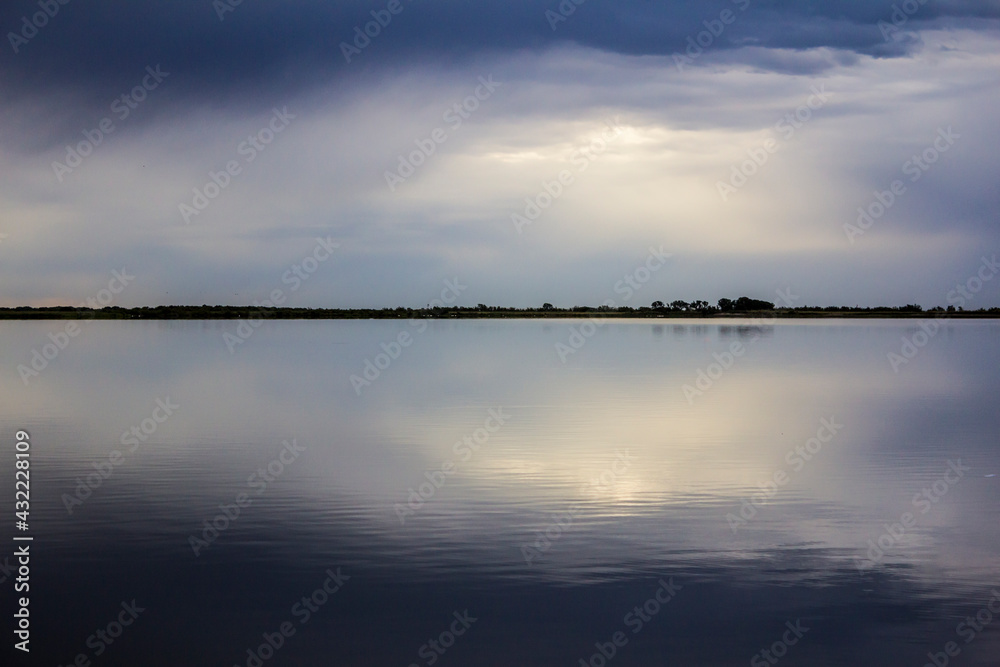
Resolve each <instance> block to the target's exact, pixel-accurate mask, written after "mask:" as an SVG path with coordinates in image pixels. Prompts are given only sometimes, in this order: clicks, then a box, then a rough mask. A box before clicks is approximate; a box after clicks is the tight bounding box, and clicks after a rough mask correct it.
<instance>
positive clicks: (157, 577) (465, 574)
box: [0, 320, 1000, 667]
mask: <svg viewBox="0 0 1000 667" xmlns="http://www.w3.org/2000/svg"><path fill="white" fill-rule="evenodd" d="M582 324H583V323H582V322H579V321H565V320H546V321H489V320H485V321H433V322H430V323H425V322H415V323H408V322H405V321H400V322H395V321H307V322H298V321H274V322H266V323H264V324H263V326H261V327H260V328H259V329H256V330H253V333H252V335H251V336H250V337H249V338H247V339H246V340H245V341H243V342H241V343H234V342H233V339H232V338H228V339H227V338H225V334H230V335H236V332H237V329H236V327H237V323H236V322H105V321H85V322H80V323H79V326H80V333H79V335H78V336H76V337H74V338H72V339H69V341H68V345H66V348H65V349H64V350H61V351H59V352H58V354H57V355H55V357H54V358H53V359H52V360H51V361H49V362H48V365H47V367H45V368H44V369H43V370H42V371H41V372H40V373H39V374H38V375H37V376H29V377H28V384H27V386H26V385H25V383H24V382H23V381H22V379H21V377H20V376H19V372H18V370H17V368H18V365H25V366H27V365H29V364H30V362H31V358H32V350H38V351H39V353H42V352H43V346H44V345H46V344H47V343H48V342H49V340H50V339H49V334H50V333H51V334H54V337H55V338H56V339H60V340H62V342H64V343H65V342H66V340H63V339H61V338H60V336H59V335H58V332H62V331H63V330H64V328H65V326H66V323H65V322H3V323H0V341H2V342H0V369H2V373H3V374H2V378H3V379H2V382H0V387H2V394H0V424H2V432H0V438H2V446H3V450H2V451H3V456H2V461H3V463H2V465H3V466H4V468H5V470H6V472H4V473H3V474H2V475H0V479H2V480H3V481H2V483H0V493H2V494H3V503H2V504H3V507H6V508H9V509H11V510H13V499H14V486H13V478H14V475H13V469H14V455H13V449H14V443H15V433H16V432H17V431H18V430H19V429H24V430H26V431H28V432H29V433H30V443H31V450H30V451H31V457H32V458H31V462H32V463H31V483H32V484H31V501H32V503H31V515H30V519H31V520H30V530H29V531H28V532H27V533H24V534H29V535H31V536H33V537H34V541H33V542H31V543H30V544H31V546H30V549H31V554H32V556H31V564H30V595H31V597H30V610H31V644H30V646H31V663H30V664H38V665H42V664H50V665H69V664H72V663H73V661H74V660H77V661H78V662H77V664H84V663H83V662H82V661H84V660H86V661H89V662H90V664H94V665H144V666H158V665H171V666H172V665H186V666H200V665H225V666H229V665H249V666H251V667H252V666H253V665H400V666H401V667H407V666H409V665H414V664H415V665H431V664H437V665H443V666H447V665H504V666H509V665H546V666H550V665H567V666H578V665H580V664H581V661H583V662H582V664H585V665H586V664H590V665H594V666H595V667H599V666H600V665H604V664H607V665H747V664H750V665H765V664H768V665H769V664H781V665H812V666H816V665H877V666H880V667H885V666H892V665H913V666H915V667H919V666H920V665H924V664H925V663H929V664H933V663H931V658H930V657H928V654H929V653H930V654H931V655H932V656H935V659H936V660H938V661H939V662H940V661H942V660H944V659H948V660H949V661H951V663H952V664H961V665H995V664H997V662H998V660H1000V632H998V629H1000V613H998V612H1000V521H998V516H1000V443H998V433H1000V428H998V427H1000V411H998V409H997V405H998V401H997V398H998V395H1000V372H998V370H1000V345H998V343H1000V324H998V323H995V322H984V321H980V322H971V321H963V322H953V323H948V324H944V325H942V326H941V327H940V328H939V329H938V330H936V331H935V330H933V329H932V331H933V335H930V336H928V335H927V334H926V333H923V334H921V333H920V332H921V330H920V328H919V327H918V323H917V322H914V321H902V320H896V321H840V320H835V321H817V322H799V321H787V320H786V321H778V322H777V323H775V324H774V325H773V326H759V325H757V324H755V323H753V322H742V321H730V322H725V323H721V324H720V323H717V322H708V321H697V320H690V321H683V320H662V321H649V320H643V321H608V322H607V323H605V324H603V325H602V326H598V327H593V329H591V328H586V330H585V331H584V332H583V334H580V335H579V336H578V337H577V336H574V335H573V334H572V331H571V327H575V328H576V330H579V328H580V327H581V325H582ZM402 332H405V333H407V334H408V336H403V338H402V342H404V343H408V345H406V346H402V345H400V346H399V348H398V349H397V348H396V346H395V344H393V342H394V341H398V340H399V335H400V334H401V333H402ZM244 333H246V330H244ZM584 334H590V335H584ZM914 337H916V342H917V343H919V344H922V345H921V346H919V347H918V346H916V345H915V346H914V347H913V348H912V349H910V348H907V350H906V352H907V356H904V355H903V354H902V352H901V348H902V347H903V340H904V338H906V339H909V340H913V339H914ZM227 340H228V342H229V345H230V346H231V347H232V350H233V351H232V352H231V351H230V349H229V347H227ZM240 340H242V339H240ZM382 344H385V348H387V350H388V351H387V352H385V353H383V351H382V349H381V346H382ZM557 344H562V345H564V346H565V347H560V348H559V350H561V351H562V358H561V356H560V353H559V351H557ZM54 349H55V348H53V347H50V348H48V350H47V352H48V353H49V354H50V355H51V353H52V352H53V350H54ZM567 350H572V353H569V352H567ZM734 351H735V352H736V353H737V354H735V355H733V356H732V357H731V358H730V357H729V356H728V355H730V354H733V352H734ZM891 352H895V353H897V354H900V359H905V360H906V362H905V363H902V362H900V360H899V359H897V360H896V365H897V367H896V368H895V369H894V368H893V367H892V365H891V364H890V361H889V360H888V358H887V355H888V354H889V353H891ZM379 354H385V356H381V357H379V356H378V355H379ZM393 356H395V357H396V358H392V357H393ZM366 360H369V361H371V363H372V367H371V368H368V369H367V370H368V378H370V380H366V382H369V381H370V384H362V383H361V382H360V381H359V380H357V379H356V380H354V382H353V384H352V380H351V376H352V375H355V376H357V377H358V378H360V379H364V378H365V375H364V373H365V370H366ZM713 364H715V365H713ZM39 365H40V364H39ZM376 366H382V367H383V368H382V369H381V370H378V369H376ZM376 370H378V376H377V377H376V376H375V371H376ZM701 373H704V375H701ZM685 385H688V386H689V387H688V389H687V390H685V388H684V387H685ZM696 391H697V392H700V393H696ZM158 401H159V404H158ZM133 428H134V429H135V434H134V435H133V434H132V433H131V430H132V429H133ZM101 471H103V473H102V472H101ZM88 476H89V477H88ZM237 512H238V513H237ZM226 514H229V516H228V517H227V516H226ZM206 522H207V523H206ZM213 523H214V524H215V525H214V527H213V526H212V524H213ZM15 533H17V534H19V535H20V534H23V533H18V531H15V529H14V519H13V517H10V516H9V515H8V519H5V520H4V521H3V522H2V528H0V537H2V538H3V539H4V541H5V543H6V544H7V545H8V547H6V548H5V549H4V551H3V556H6V557H7V558H8V560H7V561H5V567H9V566H10V564H11V562H12V561H13V560H14V559H13V552H14V548H15V547H16V545H18V544H23V543H15V542H13V541H12V540H11V537H12V536H13V535H14V534H15ZM15 576H16V575H14V574H5V575H4V581H3V582H2V583H0V587H2V589H3V591H4V595H3V600H4V603H3V604H4V614H3V617H4V618H5V619H7V620H6V621H4V623H5V626H4V628H3V631H4V636H5V637H7V638H8V642H10V643H13V641H12V640H11V637H12V635H11V630H13V621H12V614H13V613H14V611H15V606H14V605H15V603H14V599H15V597H16V595H15V593H14V591H13V586H14V577H15ZM324 587H325V589H326V590H324ZM991 598H992V599H993V601H992V602H991ZM303 599H305V600H303ZM133 601H134V606H133ZM123 605H124V606H123ZM991 605H992V609H993V611H990V607H991ZM977 614H978V620H977ZM987 616H988V617H989V620H987ZM967 617H971V618H969V620H965V619H967ZM970 621H971V623H972V624H971V625H970ZM118 623H122V624H123V625H118ZM976 628H978V629H976ZM98 630H101V633H102V634H97V631H98ZM282 630H284V634H282ZM275 633H277V634H275ZM267 637H270V640H271V644H272V645H275V646H276V648H272V646H271V645H268V644H267V643H266V642H267ZM949 642H953V644H951V645H949ZM10 643H9V644H8V646H7V647H5V649H4V651H5V652H9V654H10V655H11V656H14V657H15V658H18V660H19V662H18V663H17V664H28V663H27V662H25V661H24V660H23V659H21V656H20V653H19V652H18V651H14V650H13V649H11V648H10ZM947 650H951V652H952V653H953V656H952V657H949V656H948V655H947V654H946V651H947ZM762 651H767V654H766V655H765V654H764V653H762ZM956 652H957V653H956ZM602 653H603V655H602ZM81 655H82V656H83V658H79V657H78V656H81ZM7 664H15V663H14V662H8V663H7ZM942 664H943V663H942Z"/></svg>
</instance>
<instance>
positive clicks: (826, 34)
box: [0, 0, 1000, 97]
mask: <svg viewBox="0 0 1000 667" xmlns="http://www.w3.org/2000/svg"><path fill="white" fill-rule="evenodd" d="M41 1H42V4H47V5H48V6H49V7H50V13H53V12H55V16H52V17H51V18H47V17H43V18H46V21H44V22H46V23H47V24H46V25H44V26H43V27H41V28H40V29H38V31H37V34H34V33H32V30H31V29H30V28H28V29H27V31H26V32H24V31H25V28H24V17H29V19H28V20H29V21H30V17H32V16H34V15H35V14H37V13H38V12H40V11H41V10H40V8H39V2H38V0H33V1H28V0H15V1H13V2H7V3H4V4H3V7H2V8H0V26H2V30H3V34H4V36H5V39H4V44H3V46H2V56H0V85H2V87H3V89H4V90H5V91H6V92H7V93H8V95H9V94H12V93H13V94H18V93H20V94H24V93H28V92H31V91H39V90H46V89H48V90H60V91H62V92H65V91H67V89H76V90H79V91H81V92H82V93H84V94H85V93H86V92H87V91H95V90H101V89H102V88H103V87H104V85H117V86H125V85H130V84H131V83H132V80H133V79H134V78H135V76H136V73H137V72H140V71H141V70H142V68H143V67H144V66H146V65H149V64H155V63H162V64H163V66H164V67H165V68H167V69H169V70H170V71H172V72H176V74H177V80H178V81H181V80H183V84H179V86H181V87H182V88H183V89H184V90H186V91H188V92H190V93H193V94H196V95H198V96H206V97H209V96H219V95H221V94H225V93H226V92H227V91H228V92H233V91H236V90H239V89H241V88H246V87H251V88H252V87H257V86H260V85H262V84H267V85H268V86H273V87H276V88H277V89H282V88H292V89H297V88H299V87H301V86H308V85H310V84H311V83H319V82H321V81H323V80H324V79H327V78H329V77H330V76H331V75H336V74H337V73H339V72H344V71H347V72H351V73H354V72H358V73H360V72H364V71H366V70H369V69H370V68H372V67H383V66H399V65H400V64H401V63H407V64H409V63H412V62H413V61H414V60H415V59H417V60H419V59H435V60H443V61H445V62H447V61H451V60H455V59H463V60H464V59H467V58H468V57H472V56H474V55H475V54H477V53H480V52H490V51H498V50H500V51H502V50H516V49H524V48H528V49H534V48H544V47H547V46H550V45H553V44H556V43H559V42H567V41H570V42H575V43H578V44H580V45H583V46H587V47H593V48H597V49H601V50H607V51H612V52H618V53H623V54H630V55H670V54H672V53H674V52H681V51H683V50H684V49H685V47H686V46H687V45H688V41H687V40H688V38H689V37H692V36H696V35H697V34H698V33H699V32H700V31H702V30H705V25H704V22H705V21H709V22H714V21H716V20H717V19H718V18H719V16H720V13H721V12H722V11H723V10H728V11H731V12H733V16H734V17H735V18H734V20H733V21H732V22H731V23H730V25H728V26H726V27H725V29H724V30H723V31H722V33H721V34H720V35H719V36H718V37H715V38H714V39H713V41H712V44H711V45H710V47H709V49H710V50H711V51H726V50H731V49H733V48H734V47H740V46H748V45H751V46H759V47H765V48H791V49H806V48H811V47H823V46H826V47H833V48H836V49H843V50H846V51H850V52H854V53H862V54H869V55H877V56H893V55H900V54H902V53H904V52H905V51H906V50H907V48H909V46H911V45H912V44H913V43H915V40H913V39H912V38H908V37H906V36H905V35H903V34H901V33H896V34H895V35H894V36H893V37H892V38H891V39H886V37H885V35H884V34H883V31H882V30H880V29H879V27H878V26H877V22H878V21H879V20H888V19H889V18H890V17H891V15H892V13H893V3H892V2H889V1H888V0H880V1H878V2H847V1H845V0H841V1H833V2H818V1H813V2H792V1H784V0H723V1H718V0H717V1H715V2H708V3H706V2H698V1H694V0H689V1H679V2H663V1H655V0H622V1H618V2H611V1H609V0H585V1H584V2H583V3H582V4H580V5H576V4H575V3H574V2H573V0H565V1H564V2H562V3H560V0H518V1H514V2H511V1H510V0H482V1H479V2H475V3H472V2H456V1H443V2H431V1H430V0H399V3H400V4H399V8H401V11H400V12H399V13H398V14H396V15H395V16H392V17H391V18H392V21H391V23H389V24H388V25H387V26H386V27H385V28H384V29H383V31H382V33H381V34H380V35H379V36H378V37H376V38H375V39H373V40H372V43H371V45H370V46H368V47H367V48H365V49H364V50H363V52H362V53H361V54H360V55H357V54H355V58H354V62H353V63H351V64H350V65H348V63H347V62H346V59H345V57H344V55H343V53H342V48H341V44H342V42H348V43H350V42H352V41H353V38H354V28H355V27H356V26H360V25H363V24H364V23H365V22H367V21H371V20H372V16H371V12H372V11H376V12H381V11H383V10H385V9H386V7H387V5H388V4H390V3H389V0H385V1H382V0H374V1H370V2H359V1H356V0H347V1H343V2H318V1H316V0H303V1H300V2H278V1H275V0H270V1H268V0H243V1H242V2H241V3H240V4H238V5H236V6H235V7H231V6H229V5H228V4H225V3H229V2H234V1H236V0H215V2H213V1H212V0H145V1H143V2H125V1H105V2H84V0H68V2H66V4H59V3H60V2H61V1H62V0H41ZM577 1H579V0H577ZM910 2H911V5H910V6H912V7H913V8H915V11H914V12H913V15H912V17H907V21H906V23H905V24H904V25H903V26H902V28H903V30H913V29H917V28H926V27H928V26H930V25H933V24H934V23H935V22H939V23H940V22H950V23H951V24H956V23H958V24H962V25H977V24H983V25H989V26H994V24H993V21H988V22H986V23H983V19H992V20H995V19H997V18H998V17H1000V6H998V4H997V3H996V2H982V1H978V2H973V1H972V0H951V1H947V0H933V1H927V2H925V4H923V5H921V4H920V3H919V0H910ZM897 4H898V3H897ZM220 8H224V9H225V10H222V9H220ZM560 8H562V14H569V15H568V16H566V17H564V16H562V15H561V14H560V13H559V12H560ZM56 9H57V10H58V11H57V12H56ZM570 9H572V10H573V11H572V13H570ZM744 9H745V11H744ZM547 12H550V13H549V14H548V15H547ZM220 15H221V17H222V18H221V20H220ZM382 16H383V17H385V16H389V15H388V14H386V13H383V14H382ZM553 17H557V18H553ZM562 18H565V20H561V19H562ZM41 22H43V21H39V23H41ZM714 25H715V26H716V27H717V26H719V25H720V24H718V23H715V24H714ZM553 26H554V29H553ZM994 27H995V26H994ZM22 32H24V34H27V35H33V36H31V37H30V38H29V39H27V40H26V41H24V40H21V39H20V38H19V37H14V38H12V37H11V35H12V34H13V35H19V34H20V33H22ZM12 39H13V42H16V43H12ZM361 43H362V44H363V42H361ZM15 47H16V51H17V52H16V53H15ZM756 64H757V66H760V67H767V66H769V64H770V63H769V62H768V61H767V60H760V61H759V62H758V63H756ZM774 64H775V66H777V67H778V69H784V64H783V63H780V62H779V63H774ZM287 92H290V91H287ZM94 94H103V90H101V92H100V93H97V92H95V93H94Z"/></svg>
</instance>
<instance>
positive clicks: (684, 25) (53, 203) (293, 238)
mask: <svg viewBox="0 0 1000 667" xmlns="http://www.w3.org/2000/svg"><path fill="white" fill-rule="evenodd" d="M236 2H237V0H215V1H214V2H213V1H212V0H190V1H188V0H145V1H144V2H140V3H137V2H125V1H124V0H118V1H112V0H105V1H103V2H83V1H82V0H41V1H39V0H34V1H28V0H11V1H9V2H5V3H4V4H3V5H2V7H0V27H2V31H3V33H4V40H3V42H4V43H3V44H0V285H2V289H0V306H20V305H34V306H52V305H77V304H80V303H86V302H87V299H90V300H91V301H92V302H93V300H94V299H99V303H100V305H116V306H126V307H128V306H143V305H166V304H186V305H201V304H210V305H215V304H225V305H244V304H252V303H262V302H264V301H265V300H269V299H275V300H276V303H278V304H279V305H285V306H296V307H387V306H392V307H394V306H407V307H420V306H423V305H425V304H427V303H430V302H431V301H432V300H434V299H440V298H442V293H443V292H444V293H446V294H447V296H448V298H449V299H452V302H453V303H455V304H457V305H476V304H478V303H486V304H489V305H503V306H521V307H537V306H540V305H541V304H542V303H543V302H550V303H553V304H555V305H557V306H561V307H569V306H574V305H584V304H585V305H598V304H601V303H605V302H607V301H608V300H612V301H614V302H615V304H616V305H632V306H636V307H638V306H648V305H649V304H650V303H651V302H653V301H656V300H662V301H667V302H669V301H672V300H674V299H683V300H686V301H690V300H695V299H703V300H706V301H709V302H712V303H714V302H715V301H717V300H718V299H719V298H722V297H729V298H735V297H736V296H740V295H748V296H751V297H755V298H764V299H767V300H770V301H779V302H780V299H779V298H777V296H776V294H777V291H779V290H780V291H781V293H782V294H784V295H790V297H789V301H790V305H805V304H811V305H815V304H819V305H830V304H832V305H861V306H867V305H879V304H889V305H902V304H906V303H919V304H922V305H924V306H925V307H931V306H936V305H942V306H945V305H949V304H956V305H958V299H959V296H958V295H957V293H956V290H957V288H958V287H959V286H962V287H963V289H964V290H965V292H966V296H962V297H961V299H962V300H963V304H964V305H965V307H966V308H977V307H992V306H998V305H1000V279H998V280H992V278H993V277H994V275H995V274H996V273H997V272H998V269H997V268H996V266H995V264H994V263H993V262H994V258H995V255H996V253H997V251H998V250H1000V229H998V224H997V214H998V211H1000V189H998V182H997V181H998V179H997V176H998V174H1000V155H998V152H997V148H996V147H997V146H998V144H1000V142H998V139H1000V125H998V123H997V122H996V110H997V108H998V107H1000V85H998V84H1000V30H998V28H1000V2H998V1H997V0H977V1H972V0H926V1H923V2H921V0H907V2H895V3H893V2H887V1H882V0H877V1H866V2H851V1H848V0H831V1H829V2H819V1H796V2H792V1H784V0H770V1H765V0H721V1H718V0H716V1H712V2H704V1H697V2H696V1H691V2H683V1H668V0H658V1H653V0H618V1H611V0H563V2H558V1H556V0H507V1H505V2H503V1H500V0H479V1H477V2H464V3H460V2H454V1H451V0H439V1H437V2H432V1H431V0H374V1H371V2H356V1H354V0H344V1H338V2H320V1H319V0H297V1H295V2H292V1H285V2H279V1H277V0H243V1H242V2H239V4H236ZM987 277H988V278H987ZM454 294H457V295H458V296H457V297H455V296H453V295H454Z"/></svg>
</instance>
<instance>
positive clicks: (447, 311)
mask: <svg viewBox="0 0 1000 667" xmlns="http://www.w3.org/2000/svg"><path fill="white" fill-rule="evenodd" d="M764 311H772V312H773V313H774V314H775V315H777V316H779V317H781V316H784V317H808V316H820V315H823V314H828V315H833V316H836V315H862V316H872V317H879V316H881V317H916V316H920V315H923V316H928V315H933V316H937V317H947V316H951V315H964V316H976V315H978V316H988V317H997V316H1000V308H990V309H980V310H976V311H967V310H963V309H962V308H958V309H957V310H956V308H955V307H954V306H948V308H947V309H945V308H942V307H940V306H938V307H935V308H931V309H929V310H927V311H924V309H923V308H922V307H921V306H919V305H917V304H907V305H905V306H876V307H870V308H861V307H859V306H796V307H794V308H775V305H774V304H773V303H771V302H770V301H763V300H760V299H753V298H750V297H746V296H741V297H739V298H738V299H735V300H733V299H719V301H718V303H717V304H716V305H714V306H713V305H711V304H709V303H708V302H707V301H703V300H695V301H690V302H688V301H682V300H675V301H671V302H670V303H669V304H667V303H666V302H664V301H654V302H653V303H652V304H651V305H650V306H640V307H632V306H616V307H612V306H607V305H603V306H597V307H594V306H573V307H571V308H557V307H556V306H554V305H552V304H551V303H548V302H546V303H544V304H542V306H541V307H540V308H516V307H508V306H488V305H486V304H484V303H480V304H477V305H476V306H474V307H472V306H442V307H433V308H432V307H430V306H428V307H426V308H404V307H397V308H270V307H264V306H209V305H201V306H153V307H150V306H143V307H140V308H122V307H119V306H108V307H105V308H100V309H92V308H74V307H71V306H47V307H43V308H34V307H31V306H18V307H15V308H0V319H8V320H10V319H22V320H24V319H122V320H124V319H140V320H175V319H176V320H183V319H197V320H230V319H258V318H265V319H267V318H270V319H411V318H481V317H496V318H502V317H577V316H586V315H587V314H590V313H600V314H601V315H602V316H603V315H615V316H620V317H671V316H674V317H676V316H686V317H691V316H694V317H713V316H719V317H725V316H731V315H740V314H746V313H759V312H764Z"/></svg>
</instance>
